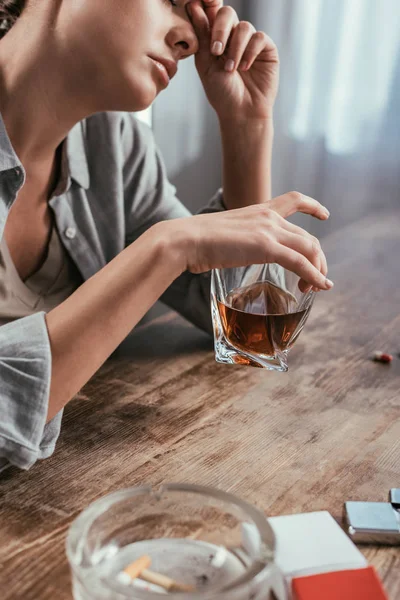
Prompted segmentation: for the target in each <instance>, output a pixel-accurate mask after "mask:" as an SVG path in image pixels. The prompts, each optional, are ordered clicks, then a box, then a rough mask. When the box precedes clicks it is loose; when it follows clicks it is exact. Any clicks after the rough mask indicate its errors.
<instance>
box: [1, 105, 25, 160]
mask: <svg viewBox="0 0 400 600" xmlns="http://www.w3.org/2000/svg"><path fill="white" fill-rule="evenodd" d="M21 166H22V165H21V162H20V160H19V158H18V156H17V155H16V153H15V152H14V148H13V147H12V145H11V142H10V138H9V137H8V134H7V131H6V127H5V125H4V121H3V118H2V116H1V113H0V172H1V171H8V170H9V169H15V168H16V167H21Z"/></svg>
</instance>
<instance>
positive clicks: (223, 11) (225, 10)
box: [218, 6, 236, 16]
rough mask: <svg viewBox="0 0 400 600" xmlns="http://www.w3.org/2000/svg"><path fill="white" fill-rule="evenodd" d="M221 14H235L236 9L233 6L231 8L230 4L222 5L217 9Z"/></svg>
mask: <svg viewBox="0 0 400 600" xmlns="http://www.w3.org/2000/svg"><path fill="white" fill-rule="evenodd" d="M218 14H221V15H224V16H225V15H226V16H236V10H235V9H234V8H232V6H222V7H221V8H220V10H219V13H218Z"/></svg>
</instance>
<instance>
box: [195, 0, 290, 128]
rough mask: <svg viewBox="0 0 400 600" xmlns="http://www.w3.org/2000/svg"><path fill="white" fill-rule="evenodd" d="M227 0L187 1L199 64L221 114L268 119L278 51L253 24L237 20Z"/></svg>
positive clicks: (209, 94)
mask: <svg viewBox="0 0 400 600" xmlns="http://www.w3.org/2000/svg"><path fill="white" fill-rule="evenodd" d="M222 5H223V0H192V1H191V2H189V3H188V4H187V5H186V6H187V10H188V13H189V17H190V19H191V22H192V24H193V27H194V29H195V31H196V35H197V37H198V39H199V51H198V52H197V54H196V67H197V70H198V73H199V75H200V78H201V81H202V83H203V86H204V89H205V92H206V94H207V97H208V100H209V102H210V104H211V105H212V106H213V108H214V109H215V111H216V112H217V114H218V116H219V117H220V119H228V120H229V119H234V120H238V119H240V120H241V119H248V118H252V119H267V118H270V117H271V116H272V109H273V105H274V102H275V98H276V94H277V91H278V85H279V56H278V50H277V48H276V46H275V44H274V42H273V41H272V40H271V38H270V37H268V35H267V34H266V33H264V32H261V31H256V29H255V28H254V27H253V25H252V24H251V23H248V22H246V21H241V22H239V19H238V16H237V14H236V12H235V11H234V9H233V8H231V7H230V6H222Z"/></svg>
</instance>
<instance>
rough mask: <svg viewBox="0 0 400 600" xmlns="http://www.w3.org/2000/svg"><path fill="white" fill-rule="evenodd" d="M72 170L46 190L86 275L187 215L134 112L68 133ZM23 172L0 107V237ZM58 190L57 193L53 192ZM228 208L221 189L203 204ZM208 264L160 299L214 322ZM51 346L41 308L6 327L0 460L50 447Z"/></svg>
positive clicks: (20, 460)
mask: <svg viewBox="0 0 400 600" xmlns="http://www.w3.org/2000/svg"><path fill="white" fill-rule="evenodd" d="M64 144H65V146H64V152H63V160H64V161H65V164H64V167H65V169H66V173H67V179H66V182H65V185H63V186H62V188H63V189H61V190H56V194H55V195H53V197H52V198H51V199H50V200H49V206H50V208H51V210H52V211H53V214H54V222H55V226H56V227H57V230H58V233H59V235H60V238H61V242H62V244H63V246H64V248H65V250H66V251H67V253H68V255H69V257H70V259H71V260H72V261H73V263H74V264H75V265H76V267H77V269H78V271H79V273H80V275H81V276H82V279H83V280H84V281H85V280H87V279H89V278H90V277H91V276H92V275H94V274H95V273H96V272H97V271H99V270H100V269H101V268H102V267H104V266H105V265H106V264H107V263H108V262H110V261H111V260H112V259H113V258H114V257H115V256H117V254H119V253H120V252H121V251H122V250H123V249H124V248H125V247H126V246H127V245H129V244H131V243H132V242H134V241H135V240H136V239H137V238H138V237H139V236H140V235H141V234H142V233H144V231H146V230H147V229H148V228H149V227H151V226H152V225H153V224H155V223H157V222H159V221H163V220H167V219H175V218H180V217H187V216H190V212H189V211H188V210H187V209H186V208H185V207H184V206H183V204H182V203H181V202H180V201H179V200H178V199H177V197H176V195H175V192H176V190H175V188H174V186H172V185H171V184H170V183H169V182H168V179H167V177H166V173H165V167H164V164H163V162H162V159H161V157H160V155H159V152H158V150H157V148H156V146H155V143H154V139H153V135H152V132H151V130H150V129H149V128H148V127H147V126H146V125H144V124H143V123H140V122H139V121H138V120H137V119H136V118H135V117H134V115H132V114H130V113H121V112H107V113H97V114H95V115H93V116H91V117H89V118H87V119H85V120H84V121H82V122H80V123H78V124H77V125H76V126H75V127H74V128H73V129H72V130H71V131H70V133H69V134H68V136H67V138H66V140H65V141H64ZM24 181H25V171H24V168H23V166H22V165H21V162H20V160H19V159H18V157H17V155H16V153H15V151H14V149H13V148H12V145H11V142H10V139H9V137H8V135H7V132H6V129H5V126H4V122H3V120H2V118H1V115H0V239H2V237H3V232H4V227H5V223H6V220H7V215H8V212H9V210H10V208H11V207H12V204H13V202H14V200H15V199H16V196H17V194H18V191H19V190H20V189H21V187H22V186H23V184H24ZM58 191H59V193H57V192H58ZM223 209H224V204H223V199H222V192H221V190H219V191H218V192H217V194H216V195H215V196H214V198H213V199H212V200H211V201H210V202H209V204H208V205H207V206H206V208H204V209H203V210H202V211H200V212H217V211H220V210H223ZM209 294H210V277H209V273H205V274H202V275H193V274H191V273H188V272H186V273H183V275H181V276H180V277H179V278H178V279H176V280H175V281H174V282H173V283H172V285H171V286H170V287H169V288H168V290H167V291H166V292H165V293H164V294H163V296H162V297H161V300H162V301H163V302H165V303H166V304H167V305H168V306H170V307H171V308H173V309H175V310H177V311H178V312H180V313H181V314H182V315H183V316H185V317H186V318H187V319H189V320H190V321H191V322H193V323H194V324H195V325H197V326H198V327H201V328H202V329H205V330H206V331H209V332H211V316H210V301H209ZM50 377H51V349H50V343H49V337H48V332H47V327H46V321H45V312H44V311H40V312H37V313H35V314H32V315H30V316H27V317H24V318H21V319H16V320H14V321H12V322H10V323H7V324H6V325H3V326H1V327H0V414H1V419H0V470H2V469H4V468H6V467H7V466H9V465H10V464H12V465H16V466H17V467H19V468H22V469H28V468H29V467H31V466H32V465H33V464H34V463H35V461H36V460H37V459H40V458H46V457H48V456H50V455H51V454H52V452H53V451H54V447H55V443H56V440H57V437H58V435H59V432H60V426H61V417H62V413H61V412H60V413H59V414H58V415H57V416H56V417H55V418H54V419H53V420H52V421H51V422H50V423H48V424H47V425H46V416H47V407H48V398H49V389H50Z"/></svg>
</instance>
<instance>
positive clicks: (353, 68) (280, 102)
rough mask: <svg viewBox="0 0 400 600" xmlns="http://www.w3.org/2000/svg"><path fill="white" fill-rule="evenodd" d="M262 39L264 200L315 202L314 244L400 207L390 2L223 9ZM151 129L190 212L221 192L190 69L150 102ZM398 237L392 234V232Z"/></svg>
mask: <svg viewBox="0 0 400 600" xmlns="http://www.w3.org/2000/svg"><path fill="white" fill-rule="evenodd" d="M226 4H230V5H231V6H233V7H234V8H235V9H236V10H237V12H238V14H239V17H240V18H241V19H242V20H243V19H244V20H249V21H252V22H253V23H254V25H255V26H256V27H257V29H262V30H264V31H266V32H267V33H268V34H269V35H270V36H271V37H272V38H273V40H274V41H275V42H276V44H277V46H278V49H279V53H280V59H281V80H280V91H279V95H278V98H277V101H276V105H275V141H274V158H273V171H272V173H273V179H272V182H273V195H274V196H277V195H279V194H282V193H284V192H287V191H290V190H298V191H301V192H303V193H305V194H307V195H309V196H312V197H314V198H316V199H318V200H319V201H320V202H322V203H323V204H324V205H325V206H327V207H328V209H329V210H330V212H331V219H330V220H329V222H328V223H319V222H317V221H314V220H312V219H311V218H310V217H303V216H296V217H295V219H294V220H295V221H296V222H297V223H298V224H299V225H301V226H302V227H304V228H306V229H307V230H308V231H310V232H311V233H313V234H314V235H317V236H318V237H320V238H321V239H323V237H324V235H326V234H328V233H330V232H332V231H333V230H336V229H337V228H342V227H344V226H345V225H346V224H347V223H349V222H352V221H354V220H356V219H359V218H362V217H363V216H365V215H367V214H368V213H370V212H371V211H384V210H386V209H388V208H391V207H393V206H396V205H399V200H400V2H399V0H231V1H228V2H226ZM152 125H153V129H154V133H155V136H156V140H157V142H158V145H159V147H160V148H161V151H162V152H163V155H164V159H165V162H166V164H167V168H168V172H169V176H170V179H171V181H172V183H173V184H174V185H176V186H177V189H178V196H179V198H180V199H181V200H182V201H183V202H184V204H186V205H187V206H188V207H189V208H190V209H191V210H192V211H196V210H198V209H199V208H200V207H201V206H203V205H204V204H205V203H206V202H207V201H208V199H209V198H210V197H211V196H212V194H213V193H214V192H215V190H216V189H217V188H218V187H219V186H220V185H221V154H220V144H219V137H218V125H217V121H216V118H215V115H214V113H213V111H212V109H211V108H210V107H209V106H208V104H207V101H206V98H205V95H204V93H203V91H202V87H201V84H200V82H199V80H198V77H197V74H196V71H195V68H194V64H193V60H191V59H190V60H187V61H184V62H183V63H182V64H181V65H180V70H179V74H178V76H177V77H176V79H175V80H174V81H173V82H172V84H171V85H170V87H169V88H168V90H167V91H165V92H164V93H163V94H161V95H160V96H159V98H158V99H157V101H156V102H155V104H154V106H153V110H152ZM399 235H400V232H399Z"/></svg>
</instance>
